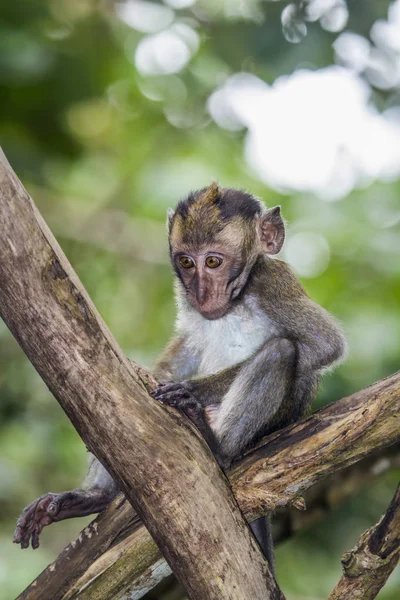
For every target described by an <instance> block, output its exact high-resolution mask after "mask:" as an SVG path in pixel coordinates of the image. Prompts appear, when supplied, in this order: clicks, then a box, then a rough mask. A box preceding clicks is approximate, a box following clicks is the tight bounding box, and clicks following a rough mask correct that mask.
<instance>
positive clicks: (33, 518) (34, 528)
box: [13, 490, 106, 549]
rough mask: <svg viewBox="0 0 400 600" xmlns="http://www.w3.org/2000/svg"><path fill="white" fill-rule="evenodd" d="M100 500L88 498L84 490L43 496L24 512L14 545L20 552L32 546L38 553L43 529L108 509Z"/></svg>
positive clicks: (18, 522)
mask: <svg viewBox="0 0 400 600" xmlns="http://www.w3.org/2000/svg"><path fill="white" fill-rule="evenodd" d="M100 500H101V498H99V497H98V495H95V494H89V493H88V492H86V491H85V490H75V491H73V492H63V493H61V494H51V493H49V494H45V495H44V496H40V498H38V499H37V500H35V501H34V502H32V503H31V504H29V505H28V506H27V507H26V508H25V509H24V510H23V511H22V514H21V516H20V517H19V519H18V521H17V527H16V529H15V533H14V539H13V541H14V543H15V544H21V548H28V546H29V542H31V545H32V548H33V549H36V548H38V547H39V535H40V534H41V532H42V529H43V527H46V526H47V525H51V523H54V522H55V521H62V520H64V519H69V518H71V517H80V516H85V515H88V514H92V513H94V512H100V510H103V509H104V508H105V506H106V503H105V502H102V503H101V502H100Z"/></svg>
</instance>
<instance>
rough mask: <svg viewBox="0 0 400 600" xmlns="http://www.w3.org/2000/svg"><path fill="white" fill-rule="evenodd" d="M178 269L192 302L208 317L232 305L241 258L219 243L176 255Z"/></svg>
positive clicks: (176, 253) (215, 316) (176, 268)
mask: <svg viewBox="0 0 400 600" xmlns="http://www.w3.org/2000/svg"><path fill="white" fill-rule="evenodd" d="M173 263H174V268H175V271H176V273H177V275H178V277H179V279H180V280H181V282H182V284H183V286H184V288H185V290H186V294H187V298H188V300H189V302H190V304H191V305H192V306H193V307H194V308H195V309H196V310H198V311H199V313H201V314H202V315H203V317H205V318H206V319H210V320H214V319H219V318H221V317H223V316H224V314H225V313H227V312H228V310H229V308H230V307H231V305H232V301H233V297H234V291H235V281H236V279H237V276H238V275H239V273H241V271H242V270H243V266H244V265H243V262H242V260H241V257H240V256H239V258H238V257H237V256H235V253H233V252H229V249H227V248H226V247H225V248H222V247H220V246H219V245H217V244H212V245H210V246H203V247H201V248H197V249H195V248H192V249H188V248H187V249H185V250H183V249H181V250H179V251H177V252H174V254H173Z"/></svg>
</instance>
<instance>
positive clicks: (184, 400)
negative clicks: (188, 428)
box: [151, 382, 199, 412]
mask: <svg viewBox="0 0 400 600" xmlns="http://www.w3.org/2000/svg"><path fill="white" fill-rule="evenodd" d="M151 396H153V398H155V400H158V401H159V402H162V403H163V404H168V405H169V406H174V407H175V408H179V409H180V410H183V411H185V412H186V409H187V408H189V407H191V406H194V405H198V404H199V403H198V401H197V399H196V398H195V396H194V395H193V394H192V393H191V392H190V391H189V389H188V388H187V387H186V386H185V384H184V383H171V382H168V383H164V384H162V385H160V386H159V387H158V388H156V389H155V390H153V391H152V392H151Z"/></svg>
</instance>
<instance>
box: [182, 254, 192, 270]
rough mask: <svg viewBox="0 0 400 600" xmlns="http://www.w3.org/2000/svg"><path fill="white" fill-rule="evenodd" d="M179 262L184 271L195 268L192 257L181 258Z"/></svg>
mask: <svg viewBox="0 0 400 600" xmlns="http://www.w3.org/2000/svg"><path fill="white" fill-rule="evenodd" d="M179 262H180V264H181V266H182V267H183V268H184V269H191V268H192V267H194V262H193V259H191V258H190V256H181V257H180V259H179Z"/></svg>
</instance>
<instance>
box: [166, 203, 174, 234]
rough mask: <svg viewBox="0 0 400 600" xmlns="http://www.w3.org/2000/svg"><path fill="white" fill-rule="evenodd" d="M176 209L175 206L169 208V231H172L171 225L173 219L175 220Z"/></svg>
mask: <svg viewBox="0 0 400 600" xmlns="http://www.w3.org/2000/svg"><path fill="white" fill-rule="evenodd" d="M174 215H175V212H174V209H173V208H169V209H168V210H167V231H168V232H169V231H171V225H172V221H173V220H174Z"/></svg>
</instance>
